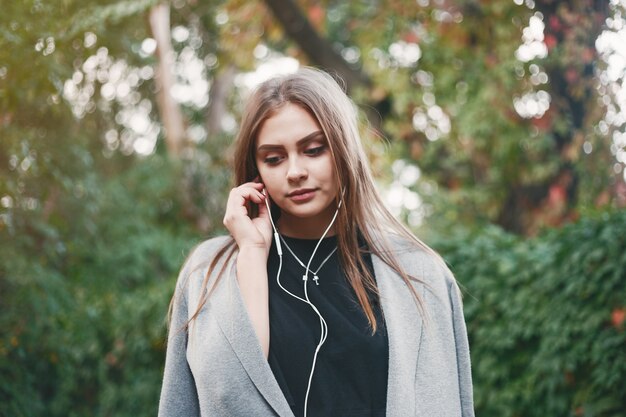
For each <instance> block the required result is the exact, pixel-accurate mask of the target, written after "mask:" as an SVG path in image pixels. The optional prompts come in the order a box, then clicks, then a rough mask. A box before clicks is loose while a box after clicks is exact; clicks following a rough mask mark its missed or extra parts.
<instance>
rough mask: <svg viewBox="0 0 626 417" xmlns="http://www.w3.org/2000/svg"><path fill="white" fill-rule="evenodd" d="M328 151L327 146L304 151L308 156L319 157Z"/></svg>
mask: <svg viewBox="0 0 626 417" xmlns="http://www.w3.org/2000/svg"><path fill="white" fill-rule="evenodd" d="M324 150H326V145H322V146H316V147H315V148H309V149H307V150H305V151H304V153H305V154H306V155H309V156H317V155H319V154H321V153H322V152H324Z"/></svg>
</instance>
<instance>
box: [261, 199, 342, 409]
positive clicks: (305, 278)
mask: <svg viewBox="0 0 626 417" xmlns="http://www.w3.org/2000/svg"><path fill="white" fill-rule="evenodd" d="M344 193H345V189H344V190H342V191H341V198H340V199H339V204H337V210H335V214H334V215H333V219H332V220H331V221H330V224H329V225H328V227H327V228H326V230H325V231H324V233H323V234H322V237H320V240H319V241H318V242H317V245H315V249H313V253H312V254H311V257H310V258H309V262H307V264H306V268H305V271H304V275H303V276H302V280H303V281H304V283H303V286H304V298H302V297H298V296H297V295H295V294H293V293H291V292H289V291H288V290H287V289H286V288H285V287H283V285H282V284H281V283H280V271H281V269H282V266H283V249H282V246H281V244H280V235H279V234H278V229H277V228H276V225H275V224H274V220H273V219H272V211H271V210H270V204H269V201H268V200H269V195H268V194H267V192H266V191H265V189H263V194H264V195H265V205H266V206H267V213H268V215H269V218H270V223H271V224H272V229H273V230H274V241H275V242H276V251H277V252H278V259H279V262H278V272H277V273H276V282H277V283H278V286H279V287H280V288H282V290H283V291H285V292H286V293H287V294H289V295H291V296H292V297H294V298H297V299H298V300H300V301H302V302H303V303H306V304H308V305H309V306H310V307H311V308H312V309H313V311H314V312H315V314H317V316H318V317H319V320H320V341H319V343H318V344H317V347H316V348H315V354H314V355H313V365H312V366H311V373H310V374H309V381H308V384H307V388H306V395H305V397H304V417H306V415H307V406H308V401H309V391H310V390H311V382H312V381H313V372H314V371H315V363H316V361H317V354H318V353H319V351H320V349H321V347H322V345H323V344H324V342H325V341H326V337H327V336H328V325H327V324H326V320H324V317H323V316H322V314H321V313H320V312H319V310H318V309H317V307H315V304H313V303H312V302H311V300H309V293H308V291H307V283H308V280H309V271H310V267H311V261H313V258H314V257H315V253H316V252H317V249H318V248H319V246H320V244H321V243H322V240H324V238H325V237H326V235H327V234H328V231H329V230H330V229H331V227H332V226H333V224H334V223H335V220H336V219H337V215H338V214H339V209H340V208H341V205H342V203H343V195H344Z"/></svg>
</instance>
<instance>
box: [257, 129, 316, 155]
mask: <svg viewBox="0 0 626 417" xmlns="http://www.w3.org/2000/svg"><path fill="white" fill-rule="evenodd" d="M320 137H322V138H323V137H324V132H322V131H321V130H316V131H315V132H313V133H309V134H308V135H306V136H305V137H303V138H302V139H298V141H297V142H296V146H298V147H300V146H303V145H306V144H307V143H309V142H312V141H314V140H318V139H319V138H320ZM283 148H284V146H283V145H271V144H267V145H261V146H259V147H258V148H256V151H257V152H261V151H274V150H277V149H283Z"/></svg>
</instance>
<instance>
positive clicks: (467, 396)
mask: <svg viewBox="0 0 626 417" xmlns="http://www.w3.org/2000/svg"><path fill="white" fill-rule="evenodd" d="M448 291H449V294H450V304H451V306H452V324H453V328H454V339H455V345H456V346H455V347H456V358H457V362H456V363H457V367H458V376H459V392H460V396H461V398H460V400H461V415H462V417H474V399H473V388H472V372H471V365H470V353H469V343H468V340H467V329H466V327H465V318H464V317H463V303H462V301H461V292H460V290H459V287H458V286H457V284H456V281H454V278H452V281H451V282H450V283H449V288H448Z"/></svg>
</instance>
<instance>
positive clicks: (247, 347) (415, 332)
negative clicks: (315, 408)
mask: <svg viewBox="0 0 626 417" xmlns="http://www.w3.org/2000/svg"><path fill="white" fill-rule="evenodd" d="M372 261H373V265H374V273H375V275H376V281H377V284H378V289H379V292H380V297H381V304H382V308H383V314H384V317H385V326H386V328H387V335H388V340H389V371H388V377H387V415H390V416H392V415H413V414H414V412H415V398H414V395H413V392H414V387H413V383H414V381H415V373H416V370H417V359H418V356H419V348H420V342H421V338H422V320H421V318H420V315H419V312H418V310H417V307H416V305H415V301H414V300H413V297H412V296H411V294H410V292H409V291H408V290H407V288H406V285H405V284H404V282H403V281H402V279H401V278H400V277H399V276H398V274H397V273H395V271H393V270H392V269H391V268H390V267H389V266H388V265H387V264H385V263H384V262H383V261H382V260H381V259H380V258H379V257H378V256H376V255H372ZM235 264H236V262H234V261H233V262H232V263H231V266H230V268H229V271H228V275H227V276H225V277H223V278H226V279H223V280H222V283H221V285H220V287H221V288H220V289H219V291H218V292H221V293H222V294H218V293H216V294H214V296H215V302H217V303H219V304H221V305H220V306H216V307H218V309H217V310H218V311H223V312H224V316H223V317H221V318H220V319H218V320H217V322H218V323H219V326H220V328H221V329H222V332H223V333H224V335H225V336H226V338H227V339H228V341H229V343H230V345H231V347H232V349H233V350H234V352H235V354H236V355H237V357H238V358H239V361H240V362H241V364H242V365H243V367H244V368H245V370H246V372H247V373H248V375H249V376H250V379H251V380H252V382H253V383H254V385H255V386H256V388H257V389H258V390H259V392H260V393H261V395H262V396H263V397H264V398H265V400H266V401H267V402H268V403H269V404H270V406H271V407H272V408H273V409H274V411H276V413H277V415H279V416H281V417H293V413H292V412H291V408H290V407H289V404H288V403H287V400H286V399H285V396H284V395H283V392H282V391H281V389H280V386H279V385H278V382H277V381H276V378H275V377H274V374H273V372H272V369H271V368H270V366H269V363H268V362H267V360H266V358H265V356H264V355H263V351H262V349H261V346H260V344H259V341H258V339H257V337H256V334H255V332H254V327H253V325H252V322H251V321H250V319H249V317H248V314H247V311H246V307H245V304H244V301H243V297H242V296H241V292H240V290H239V285H238V282H237V276H236V271H235ZM420 295H422V296H423V294H420ZM218 300H219V301H218ZM364 366H366V365H364Z"/></svg>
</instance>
